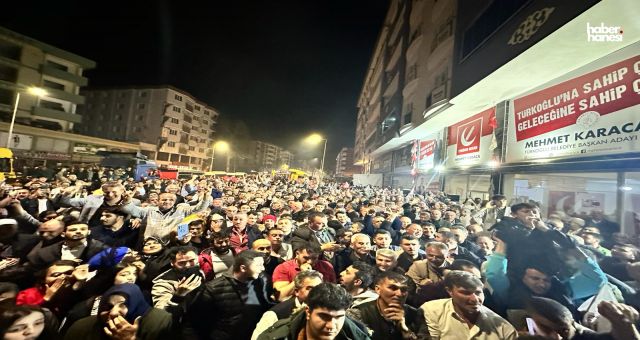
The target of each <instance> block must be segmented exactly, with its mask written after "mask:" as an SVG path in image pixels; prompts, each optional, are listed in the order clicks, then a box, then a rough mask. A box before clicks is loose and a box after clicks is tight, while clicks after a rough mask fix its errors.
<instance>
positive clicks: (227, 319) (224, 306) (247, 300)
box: [189, 273, 275, 340]
mask: <svg viewBox="0 0 640 340" xmlns="http://www.w3.org/2000/svg"><path fill="white" fill-rule="evenodd" d="M267 286H268V285H267V279H266V277H265V276H264V274H261V275H260V277H259V278H258V279H256V280H252V281H248V282H246V283H242V282H239V281H238V280H236V279H234V277H233V273H225V274H223V275H222V276H220V277H217V278H215V279H213V280H212V281H210V282H208V283H207V284H206V285H205V286H204V288H203V289H202V290H201V291H200V296H199V297H197V298H196V299H195V303H194V305H193V307H192V308H191V309H190V311H189V314H190V316H189V318H190V319H191V320H192V324H193V325H194V327H195V328H196V332H197V333H198V335H199V337H200V338H201V339H216V340H224V339H234V340H235V339H250V338H251V333H252V332H253V329H254V328H255V327H256V324H257V323H258V321H259V320H260V317H262V314H264V312H266V311H267V310H269V308H271V307H273V306H274V305H275V303H274V302H273V301H272V300H271V299H270V298H269V294H268V290H267Z"/></svg>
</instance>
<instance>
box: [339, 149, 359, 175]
mask: <svg viewBox="0 0 640 340" xmlns="http://www.w3.org/2000/svg"><path fill="white" fill-rule="evenodd" d="M358 170H359V166H355V165H354V161H353V148H342V149H340V152H338V156H337V157H336V177H351V176H353V174H354V173H358Z"/></svg>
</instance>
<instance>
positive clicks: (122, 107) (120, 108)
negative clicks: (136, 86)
mask: <svg viewBox="0 0 640 340" xmlns="http://www.w3.org/2000/svg"><path fill="white" fill-rule="evenodd" d="M116 107H117V108H118V110H122V109H124V104H123V103H118V104H117V105H116Z"/></svg>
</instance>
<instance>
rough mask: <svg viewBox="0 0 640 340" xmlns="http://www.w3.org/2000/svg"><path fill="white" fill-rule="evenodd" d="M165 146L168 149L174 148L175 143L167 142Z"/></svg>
mask: <svg viewBox="0 0 640 340" xmlns="http://www.w3.org/2000/svg"><path fill="white" fill-rule="evenodd" d="M167 146H168V147H170V148H175V147H176V142H167Z"/></svg>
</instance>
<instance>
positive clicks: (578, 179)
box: [500, 43, 640, 233]
mask: <svg viewBox="0 0 640 340" xmlns="http://www.w3.org/2000/svg"><path fill="white" fill-rule="evenodd" d="M508 103H509V106H510V109H509V111H510V112H512V114H510V115H508V117H509V118H508V119H507V122H506V126H507V129H506V131H507V133H506V136H505V144H506V148H505V150H504V163H503V164H502V165H501V166H500V173H501V174H502V175H503V176H502V177H503V178H502V187H503V192H504V194H506V195H507V197H509V198H510V199H512V200H513V201H514V202H516V201H528V200H532V201H535V202H539V204H540V205H541V206H542V213H543V215H545V216H546V215H548V214H550V213H551V212H554V211H562V212H565V213H567V214H571V215H578V216H587V215H589V214H590V213H592V212H593V211H602V212H603V213H604V214H605V216H606V217H607V218H608V219H609V220H612V221H616V222H618V223H620V224H621V225H622V228H623V231H625V232H627V233H635V232H636V231H635V230H634V212H638V211H640V43H635V44H632V45H630V46H628V47H626V48H624V49H621V50H619V51H616V52H614V53H612V54H610V55H608V56H606V57H604V58H601V59H598V60H596V61H594V62H592V63H590V64H588V65H586V66H585V67H582V68H579V69H577V70H575V71H573V72H571V73H568V74H567V75H565V76H562V77H560V78H559V79H556V80H553V81H550V82H548V83H547V84H545V85H543V86H541V87H539V88H537V89H534V90H533V91H530V92H528V93H525V94H523V95H522V96H519V97H518V98H515V99H513V100H511V101H509V102H508Z"/></svg>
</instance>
